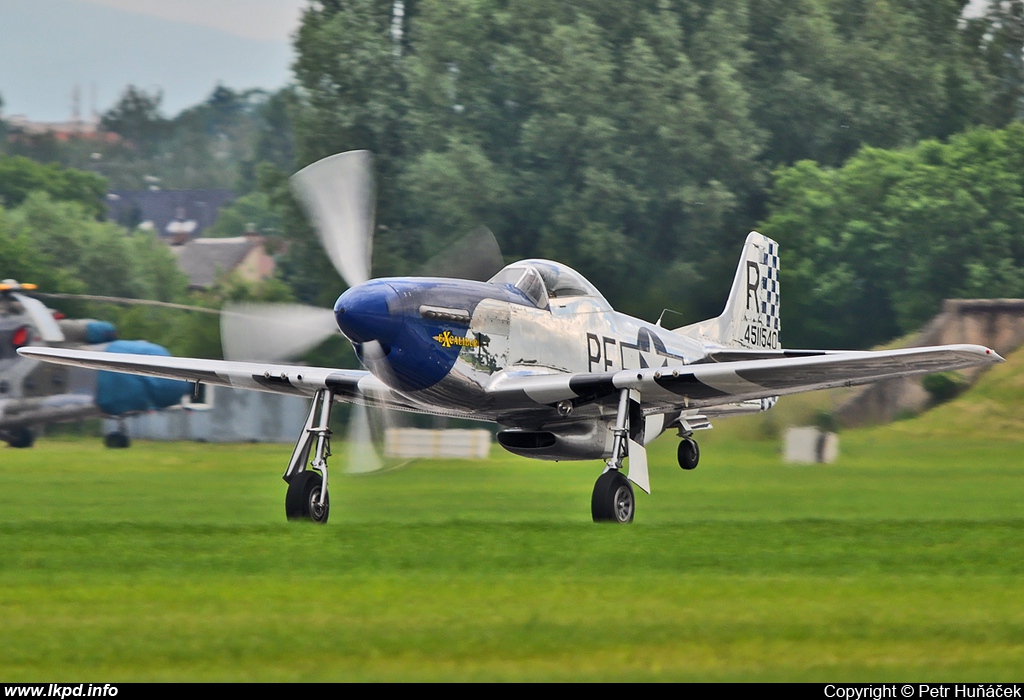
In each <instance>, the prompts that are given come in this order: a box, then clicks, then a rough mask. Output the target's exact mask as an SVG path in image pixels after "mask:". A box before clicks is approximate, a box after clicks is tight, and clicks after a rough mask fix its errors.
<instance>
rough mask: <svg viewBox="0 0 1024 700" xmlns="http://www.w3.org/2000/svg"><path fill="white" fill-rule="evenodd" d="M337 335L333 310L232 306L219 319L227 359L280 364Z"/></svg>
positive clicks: (226, 307) (248, 305) (291, 306)
mask: <svg viewBox="0 0 1024 700" xmlns="http://www.w3.org/2000/svg"><path fill="white" fill-rule="evenodd" d="M338 332H339V331H338V324H337V322H336V321H335V319H334V312H333V311H331V310H330V309H319V308H316V307H314V306H303V305H302V304H229V305H225V307H224V309H223V310H222V312H221V316H220V338H221V345H222V347H223V351H224V359H226V360H238V361H243V362H244V361H263V362H279V361H281V360H286V359H290V358H294V357H298V356H300V355H302V354H303V353H305V352H307V351H309V350H312V349H313V348H315V347H316V346H317V345H319V344H320V343H322V342H323V341H325V340H327V338H329V337H330V336H332V335H333V334H335V333H338Z"/></svg>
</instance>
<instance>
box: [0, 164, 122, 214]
mask: <svg viewBox="0 0 1024 700" xmlns="http://www.w3.org/2000/svg"><path fill="white" fill-rule="evenodd" d="M33 192H46V193H47V194H49V195H50V196H51V197H53V199H55V200H59V201H64V202H77V203H78V204H79V205H81V206H82V207H84V208H85V210H86V211H87V212H88V213H89V214H90V215H91V216H93V217H95V218H99V217H101V216H102V215H103V213H104V212H105V211H106V207H105V206H104V199H103V198H104V195H105V194H106V182H105V181H104V179H103V178H101V177H99V176H97V175H94V174H93V173H87V172H83V171H81V170H75V169H72V168H62V167H60V166H59V165H56V164H50V165H41V164H39V163H36V162H35V161H32V160H29V159H28V158H24V157H22V156H2V155H0V204H3V205H6V206H8V207H14V206H18V205H19V204H21V203H22V202H24V201H25V200H26V199H27V198H28V197H29V195H30V194H31V193H33Z"/></svg>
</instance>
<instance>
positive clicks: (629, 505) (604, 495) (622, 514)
mask: <svg viewBox="0 0 1024 700" xmlns="http://www.w3.org/2000/svg"><path fill="white" fill-rule="evenodd" d="M629 393H630V392H629V390H628V389H623V390H622V392H621V394H620V395H619V408H618V411H617V412H616V414H615V428H614V430H613V432H614V435H615V440H614V441H613V443H612V456H611V457H610V458H609V459H608V462H607V464H606V466H605V470H604V473H603V474H601V476H600V477H599V478H598V480H597V483H596V484H594V493H593V495H592V496H591V498H590V514H591V516H593V518H594V522H595V523H602V522H611V523H631V522H633V514H634V512H635V510H636V499H635V497H634V495H633V485H632V484H630V483H629V479H627V478H626V476H625V475H624V474H623V473H622V471H621V469H622V460H623V458H625V456H626V451H627V449H630V448H627V445H635V446H636V447H635V449H636V450H637V454H636V455H634V457H633V458H631V459H630V465H631V466H630V473H631V474H632V470H633V466H632V465H633V460H634V459H635V460H636V461H637V465H636V466H638V467H639V466H640V464H641V462H642V465H643V466H642V468H643V473H644V481H641V482H639V483H640V484H641V486H642V488H645V489H646V488H647V487H646V486H645V485H644V484H646V474H647V461H646V455H645V454H643V447H642V446H641V445H642V440H643V436H642V432H641V431H642V426H643V416H642V414H640V412H639V404H638V403H637V402H631V401H630V395H629ZM631 403H634V404H636V405H635V406H631V405H630V404H631ZM631 408H632V409H633V410H631ZM631 414H633V415H631ZM632 425H636V426H638V427H639V430H637V431H634V430H631V427H632ZM635 432H639V433H640V434H638V435H636V436H635V437H637V438H638V439H639V441H640V442H634V440H632V439H631V438H632V437H634V435H632V434H631V433H635Z"/></svg>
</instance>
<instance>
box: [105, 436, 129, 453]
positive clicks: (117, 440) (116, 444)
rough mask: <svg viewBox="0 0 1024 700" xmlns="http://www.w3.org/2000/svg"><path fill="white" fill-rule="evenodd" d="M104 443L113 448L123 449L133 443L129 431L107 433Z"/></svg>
mask: <svg viewBox="0 0 1024 700" xmlns="http://www.w3.org/2000/svg"><path fill="white" fill-rule="evenodd" d="M103 444H104V445H106V446H107V447H109V448H110V449H112V450H123V449H125V448H126V447H128V446H130V445H131V444H132V440H131V438H130V437H128V434H127V433H107V434H106V435H105V436H104V437H103Z"/></svg>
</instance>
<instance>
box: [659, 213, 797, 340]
mask: <svg viewBox="0 0 1024 700" xmlns="http://www.w3.org/2000/svg"><path fill="white" fill-rule="evenodd" d="M779 291H780V290H779V244H778V243H776V242H775V241H773V240H772V239H770V238H768V237H767V236H763V235H761V234H760V233H758V232H757V231H751V232H750V233H749V234H748V235H747V240H746V241H745V242H744V244H743V253H742V254H741V255H740V262H739V265H737V267H736V274H735V276H734V277H733V282H732V288H731V290H730V291H729V299H728V300H727V301H726V303H725V309H724V310H723V311H722V314H721V315H720V316H718V317H716V318H712V319H708V320H707V321H702V322H700V323H694V324H692V325H689V326H684V327H682V328H677V329H676V330H675V332H676V333H680V334H682V335H688V336H691V337H693V338H697V339H698V340H701V341H702V342H705V343H709V344H716V345H724V346H726V347H733V348H751V349H753V348H769V349H772V350H775V349H778V348H779V347H781V345H780V344H779V332H780V330H781V323H780V322H779V300H780V295H779Z"/></svg>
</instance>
